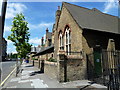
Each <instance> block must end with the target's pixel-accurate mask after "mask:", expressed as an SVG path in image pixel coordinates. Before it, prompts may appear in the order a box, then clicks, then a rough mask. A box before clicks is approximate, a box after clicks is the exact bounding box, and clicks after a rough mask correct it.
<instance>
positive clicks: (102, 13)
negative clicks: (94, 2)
mask: <svg viewBox="0 0 120 90" xmlns="http://www.w3.org/2000/svg"><path fill="white" fill-rule="evenodd" d="M64 3H66V4H70V5H73V6H77V7H79V8H83V9H87V10H90V11H93V9H97V8H92V9H89V8H85V7H81V6H78V5H75V4H71V3H68V2H63V4H64ZM97 10H98V11H99V12H101V13H102V14H105V15H109V16H113V17H116V18H119V17H118V16H114V15H111V14H107V13H103V12H102V11H100V10H99V9H97Z"/></svg>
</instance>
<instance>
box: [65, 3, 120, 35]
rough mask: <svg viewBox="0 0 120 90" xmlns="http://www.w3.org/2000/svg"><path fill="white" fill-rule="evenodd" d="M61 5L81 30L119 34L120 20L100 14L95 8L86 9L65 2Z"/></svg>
mask: <svg viewBox="0 0 120 90" xmlns="http://www.w3.org/2000/svg"><path fill="white" fill-rule="evenodd" d="M63 5H65V7H66V8H67V10H68V11H69V12H70V14H71V16H72V17H73V18H74V20H75V21H76V22H77V24H78V25H79V26H80V27H81V28H82V29H92V30H97V31H103V32H110V33H116V34H120V29H118V21H119V22H120V18H118V17H116V16H112V15H109V14H105V13H102V12H101V11H99V10H97V9H96V8H93V9H87V8H83V7H80V6H77V5H73V4H69V3H66V2H63ZM119 24H120V23H119Z"/></svg>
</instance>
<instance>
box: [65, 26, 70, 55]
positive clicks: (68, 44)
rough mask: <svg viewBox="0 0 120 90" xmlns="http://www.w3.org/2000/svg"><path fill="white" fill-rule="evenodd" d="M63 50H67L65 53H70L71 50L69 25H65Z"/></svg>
mask: <svg viewBox="0 0 120 90" xmlns="http://www.w3.org/2000/svg"><path fill="white" fill-rule="evenodd" d="M65 50H66V52H67V55H70V52H71V33H70V28H69V27H66V29H65Z"/></svg>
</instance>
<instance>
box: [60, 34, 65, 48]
mask: <svg viewBox="0 0 120 90" xmlns="http://www.w3.org/2000/svg"><path fill="white" fill-rule="evenodd" d="M59 49H60V50H64V45H63V36H62V32H60V35H59Z"/></svg>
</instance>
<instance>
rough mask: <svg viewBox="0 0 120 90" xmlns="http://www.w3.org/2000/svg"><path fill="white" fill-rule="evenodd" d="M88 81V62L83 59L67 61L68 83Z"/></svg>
mask: <svg viewBox="0 0 120 90" xmlns="http://www.w3.org/2000/svg"><path fill="white" fill-rule="evenodd" d="M82 79H86V62H85V60H83V59H82V60H81V59H75V60H72V59H68V60H67V81H74V80H82Z"/></svg>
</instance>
